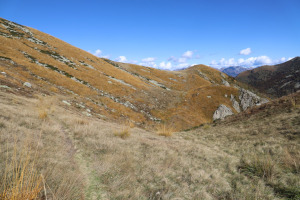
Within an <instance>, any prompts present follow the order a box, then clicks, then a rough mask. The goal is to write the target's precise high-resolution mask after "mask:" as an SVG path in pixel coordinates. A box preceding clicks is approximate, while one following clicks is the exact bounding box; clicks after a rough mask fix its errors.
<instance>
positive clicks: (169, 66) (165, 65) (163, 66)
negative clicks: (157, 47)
mask: <svg viewBox="0 0 300 200" xmlns="http://www.w3.org/2000/svg"><path fill="white" fill-rule="evenodd" d="M159 68H161V69H167V70H171V69H172V63H171V62H167V63H165V62H161V63H159Z"/></svg>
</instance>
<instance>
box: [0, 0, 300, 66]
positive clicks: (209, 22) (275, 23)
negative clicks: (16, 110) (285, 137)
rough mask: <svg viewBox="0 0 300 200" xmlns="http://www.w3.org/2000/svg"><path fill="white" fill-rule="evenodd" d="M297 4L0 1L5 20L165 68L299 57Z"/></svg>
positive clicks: (264, 0) (103, 53)
mask: <svg viewBox="0 0 300 200" xmlns="http://www.w3.org/2000/svg"><path fill="white" fill-rule="evenodd" d="M299 8H300V1H299V0H251V1H250V0H106V1H102V0H98V1H96V0H95V1H88V0H86V1H82V0H81V1H77V0H73V1H69V0H65V1H64V0H59V1H58V0H51V1H41V0H39V1H34V0H27V1H24V0H0V17H3V18H5V19H8V20H12V21H14V22H17V23H20V24H23V25H26V26H30V27H33V28H36V29H38V30H40V31H43V32H46V33H48V34H50V35H53V36H55V37H58V38H59V39H62V40H64V41H66V42H68V43H70V44H72V45H74V46H76V47H79V48H81V49H84V50H86V51H89V52H91V53H92V54H95V55H97V56H99V57H108V58H109V59H112V60H118V61H122V62H131V63H136V64H142V65H146V66H152V67H156V68H161V69H169V70H173V69H178V68H183V67H187V66H189V65H193V64H206V65H210V66H213V67H217V68H220V67H225V66H231V65H240V66H248V67H252V66H260V65H264V64H275V63H280V62H283V61H286V60H288V59H289V58H292V57H295V56H300V11H299Z"/></svg>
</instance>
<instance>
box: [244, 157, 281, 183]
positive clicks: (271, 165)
mask: <svg viewBox="0 0 300 200" xmlns="http://www.w3.org/2000/svg"><path fill="white" fill-rule="evenodd" d="M239 169H240V171H241V172H242V173H244V174H246V175H248V176H251V177H253V176H257V177H260V178H263V179H266V180H270V179H272V178H273V177H274V176H275V174H276V172H275V162H274V161H273V160H272V158H271V157H270V156H269V155H266V156H258V155H254V156H252V157H250V159H248V160H246V159H244V158H242V159H241V162H240V165H239Z"/></svg>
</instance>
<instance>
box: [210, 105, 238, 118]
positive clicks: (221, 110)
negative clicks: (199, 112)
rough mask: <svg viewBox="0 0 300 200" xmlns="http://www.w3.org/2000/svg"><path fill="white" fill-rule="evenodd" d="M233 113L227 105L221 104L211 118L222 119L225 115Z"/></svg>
mask: <svg viewBox="0 0 300 200" xmlns="http://www.w3.org/2000/svg"><path fill="white" fill-rule="evenodd" d="M229 115H233V112H232V110H231V109H230V108H228V107H227V106H225V105H223V104H221V105H220V106H219V107H218V109H217V110H216V111H215V113H214V115H213V120H217V119H224V118H225V117H226V116H229Z"/></svg>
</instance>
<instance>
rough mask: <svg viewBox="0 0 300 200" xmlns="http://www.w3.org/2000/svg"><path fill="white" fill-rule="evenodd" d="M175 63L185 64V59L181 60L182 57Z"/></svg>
mask: <svg viewBox="0 0 300 200" xmlns="http://www.w3.org/2000/svg"><path fill="white" fill-rule="evenodd" d="M177 62H179V63H185V62H186V58H183V57H181V58H178V60H177Z"/></svg>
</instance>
